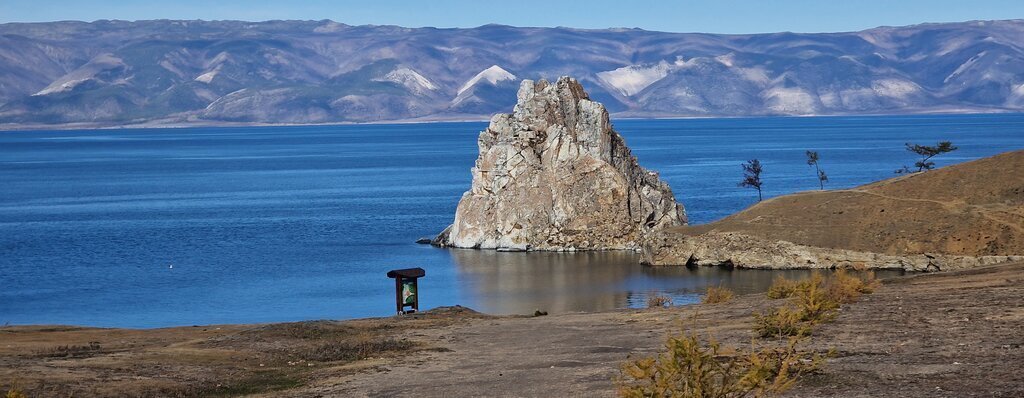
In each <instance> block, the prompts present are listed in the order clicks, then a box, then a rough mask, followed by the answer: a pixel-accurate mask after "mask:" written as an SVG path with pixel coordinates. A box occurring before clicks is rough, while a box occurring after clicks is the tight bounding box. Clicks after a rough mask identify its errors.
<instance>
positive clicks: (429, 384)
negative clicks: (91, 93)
mask: <svg viewBox="0 0 1024 398" xmlns="http://www.w3.org/2000/svg"><path fill="white" fill-rule="evenodd" d="M779 304H780V303H779V302H776V301H774V300H768V299H766V298H765V297H764V295H763V294H757V295H747V296H740V297H738V298H736V299H734V300H733V301H731V302H728V303H723V304H702V305H693V306H686V307H674V308H667V309H649V310H624V311H613V312H602V313H586V314H565V315H551V316H541V317H491V316H486V315H482V314H478V313H475V312H472V311H470V310H466V309H462V308H450V309H443V310H439V311H435V312H431V313H424V314H420V315H418V316H413V317H404V318H381V319H366V320H357V321H348V322H331V321H319V322H302V323H288V324H273V325H223V326H203V327H185V328H169V329H152V330H125V329H90V328H74V327H48V326H33V327H5V328H0V388H6V387H8V386H10V385H11V384H12V383H13V384H16V385H17V386H18V387H19V389H21V390H23V391H25V392H26V393H27V394H28V396H30V397H35V396H45V397H50V396H72V395H73V396H196V395H201V396H237V395H253V396H275V397H276V396H298V397H334V396H339V397H348V396H371V397H374V396H528V397H532V396H612V395H614V393H615V391H614V384H613V379H614V377H615V376H616V375H617V374H618V368H619V366H620V365H621V364H622V362H623V361H624V360H626V359H627V358H629V357H635V356H637V355H649V354H652V353H655V352H657V351H658V350H660V349H661V348H662V346H663V344H664V341H665V338H666V336H668V335H669V334H671V333H677V332H679V331H680V330H681V328H683V327H686V328H691V329H696V330H699V331H700V332H701V333H702V334H703V333H709V334H713V335H715V337H717V338H718V339H719V340H720V341H721V342H722V343H723V344H726V345H733V346H738V347H748V346H749V344H750V343H751V341H752V340H754V336H753V333H752V332H751V329H752V316H751V315H752V313H754V312H756V311H761V310H765V309H768V308H770V307H773V306H777V305H779ZM807 348H808V349H812V350H815V351H820V352H827V351H829V350H835V352H836V355H835V356H834V357H833V358H831V359H829V360H828V361H827V363H826V364H825V367H824V368H823V370H822V371H821V372H820V373H818V374H813V375H810V376H807V377H805V378H804V379H802V380H801V381H800V382H799V384H798V385H797V386H796V388H794V389H793V390H792V391H790V392H789V393H788V394H787V395H791V396H798V397H819V396H843V397H861V396H864V397H868V396H871V397H936V396H938V397H965V396H985V397H1021V396H1024V373H1022V372H1020V371H1019V369H1017V368H1018V367H1019V366H1021V365H1022V364H1024V263H1018V264H1010V265H1002V266H996V267H987V268H981V269H975V270H969V271H961V272H955V273H939V274H925V275H917V276H910V277H903V278H898V279H892V280H889V281H887V282H886V283H885V285H884V286H883V287H882V288H880V289H879V290H878V291H876V292H875V293H874V294H872V295H867V296H864V297H862V298H861V300H860V301H859V302H857V303H855V304H853V305H850V306H847V307H844V308H843V309H842V312H841V314H840V315H839V317H838V318H837V319H836V321H835V322H834V323H832V324H828V325H825V326H822V327H821V328H820V329H818V330H816V332H815V333H814V335H813V336H812V337H811V339H810V342H809V345H808V346H807ZM0 391H4V390H0Z"/></svg>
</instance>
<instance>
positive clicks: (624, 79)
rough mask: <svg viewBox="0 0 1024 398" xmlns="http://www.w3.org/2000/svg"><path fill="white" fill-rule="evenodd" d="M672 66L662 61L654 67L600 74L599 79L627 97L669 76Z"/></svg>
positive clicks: (622, 69)
mask: <svg viewBox="0 0 1024 398" xmlns="http://www.w3.org/2000/svg"><path fill="white" fill-rule="evenodd" d="M669 69H670V65H669V64H668V62H665V61H661V62H659V63H657V64H654V65H629V66H624V67H621V68H618V69H613V70H609V71H604V72H598V73H597V78H598V80H600V81H601V82H602V83H604V84H607V85H609V86H611V87H612V88H614V89H615V90H617V91H618V92H619V93H622V95H625V96H627V97H629V96H632V95H634V94H636V93H639V92H641V91H643V90H644V89H645V88H647V87H648V86H650V85H652V84H654V83H656V82H657V81H658V80H661V79H664V78H665V76H668V72H669Z"/></svg>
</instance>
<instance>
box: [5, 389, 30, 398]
mask: <svg viewBox="0 0 1024 398" xmlns="http://www.w3.org/2000/svg"><path fill="white" fill-rule="evenodd" d="M26 397H27V396H26V395H25V393H23V392H21V390H19V389H18V388H16V387H11V389H9V390H7V394H5V395H4V398H26Z"/></svg>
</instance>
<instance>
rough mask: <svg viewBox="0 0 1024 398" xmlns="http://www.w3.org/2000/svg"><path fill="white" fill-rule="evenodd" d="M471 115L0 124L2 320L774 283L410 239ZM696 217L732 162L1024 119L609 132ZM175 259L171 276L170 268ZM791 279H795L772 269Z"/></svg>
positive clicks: (680, 292) (868, 172)
mask: <svg viewBox="0 0 1024 398" xmlns="http://www.w3.org/2000/svg"><path fill="white" fill-rule="evenodd" d="M485 126H486V124H485V123H437V124H408V125H360V126H315V127H257V128H190V129H125V130H85V131H32V132H0V286H2V287H3V288H2V289H0V324H4V323H11V324H40V323H46V324H57V323H59V324H80V325H94V326H128V327H154V326H168V325H189V324H208V323H236V322H270V321H287V320H302V319H320V318H352V317H363V316H383V315H389V314H391V312H392V306H393V303H392V301H393V297H394V296H393V291H392V289H393V284H392V282H391V280H389V279H387V278H386V277H385V276H384V274H385V272H386V271H387V270H389V269H393V268H405V267H413V266H419V267H423V268H425V269H426V270H427V276H426V278H424V279H422V280H421V282H420V290H421V294H422V296H421V300H422V301H421V305H422V307H424V308H431V307H435V306H440V305H453V304H462V305H466V306H470V307H472V308H475V309H479V310H482V311H485V312H491V313H528V312H532V311H533V310H534V309H543V310H548V311H552V312H566V311H592V310H604V309H612V308H623V307H629V306H642V305H643V303H644V301H645V299H646V297H647V295H649V294H652V293H659V294H668V295H671V296H673V297H674V298H675V301H676V302H677V303H685V302H691V301H694V300H696V298H697V293H699V292H701V291H703V289H704V288H705V287H706V286H707V285H709V284H710V285H719V284H723V285H725V286H729V287H732V288H733V289H735V290H739V291H743V292H750V291H759V290H763V289H764V288H765V287H766V286H767V284H768V283H769V282H770V280H771V278H772V277H773V276H774V275H775V274H776V273H777V271H776V273H773V272H771V271H751V270H734V271H726V270H719V269H702V270H687V269H685V268H682V267H680V268H648V267H642V266H639V265H637V264H636V263H637V258H636V255H635V254H632V253H580V254H556V253H494V252H481V251H470V250H445V249H437V248H432V247H428V246H422V245H416V244H414V243H413V241H414V240H415V239H417V238H419V237H423V236H431V235H433V234H435V233H437V232H438V231H440V230H441V229H443V228H444V227H445V226H446V225H447V224H448V223H450V222H451V219H452V216H453V214H454V211H455V205H456V203H457V201H458V198H459V196H460V195H461V194H462V192H463V191H465V190H466V189H467V188H468V187H469V182H470V175H469V168H470V166H471V165H472V164H473V160H474V158H475V157H476V135H477V133H478V132H479V131H480V130H481V129H483V128H484V127H485ZM615 126H616V128H617V130H619V131H620V132H621V133H622V134H623V136H624V137H625V138H626V141H627V143H628V144H629V145H630V147H631V148H632V149H633V152H634V154H636V155H637V156H638V157H639V159H640V163H641V164H643V165H644V166H646V167H648V168H651V169H654V170H657V171H659V172H660V173H661V176H662V178H664V179H665V180H667V181H668V183H669V184H670V185H671V186H672V188H673V190H674V191H675V194H676V196H677V198H679V199H680V200H682V201H683V203H684V204H685V205H686V207H687V210H688V213H689V215H690V219H691V221H692V222H694V223H705V222H709V221H712V220H715V219H718V218H721V217H723V216H725V215H728V214H730V213H732V212H735V211H738V210H741V209H742V208H744V207H746V206H749V205H751V204H753V203H754V201H756V193H755V192H753V191H750V190H744V189H741V188H738V187H737V186H736V183H737V182H738V181H739V179H740V178H739V176H740V167H739V164H740V163H741V162H743V161H744V160H746V159H750V158H755V157H756V158H759V159H760V160H761V161H762V162H763V163H764V165H765V166H764V167H765V172H764V175H763V179H764V180H765V189H766V191H765V193H766V195H767V196H775V195H781V194H786V193H790V192H794V191H800V190H808V189H814V188H816V187H817V182H816V180H815V176H814V173H813V170H812V169H811V168H809V167H808V166H807V165H806V164H805V163H804V151H805V150H808V149H810V150H817V151H819V152H820V154H821V157H822V160H821V164H822V167H823V168H824V169H825V170H826V171H827V172H828V175H829V178H830V180H831V181H830V182H829V184H828V185H827V187H828V188H846V187H852V186H856V185H859V184H863V183H867V182H870V181H874V180H878V179H882V178H887V177H890V176H892V175H893V174H892V172H893V170H895V169H896V168H898V167H899V166H901V165H903V164H912V163H913V161H914V159H913V156H911V154H910V153H908V152H906V151H905V150H904V148H903V143H905V142H915V143H934V142H935V141H938V140H952V141H953V142H954V143H955V144H956V145H958V146H959V147H960V150H958V151H956V152H954V153H952V154H949V155H944V156H942V157H940V158H939V159H937V163H939V165H947V164H950V163H954V162H961V161H966V160H970V159H975V158H979V157H984V156H989V155H994V154H996V153H1000V152H1005V151H1008V150H1014V149H1021V148H1024V115H1020V114H1012V115H963V116H892V117H889V116H885V117H820V118H749V119H696V120H620V121H615ZM172 265H173V267H172ZM787 272H788V273H790V274H793V275H801V274H805V273H804V272H802V271H787Z"/></svg>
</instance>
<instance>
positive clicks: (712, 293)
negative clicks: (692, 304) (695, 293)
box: [700, 286, 735, 304]
mask: <svg viewBox="0 0 1024 398" xmlns="http://www.w3.org/2000/svg"><path fill="white" fill-rule="evenodd" d="M733 296H735V294H733V292H732V290H729V289H727V288H724V287H721V286H718V287H715V286H708V290H707V292H706V293H705V294H704V297H701V299H700V302H701V303H702V304H716V303H727V302H729V301H732V298H733Z"/></svg>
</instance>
